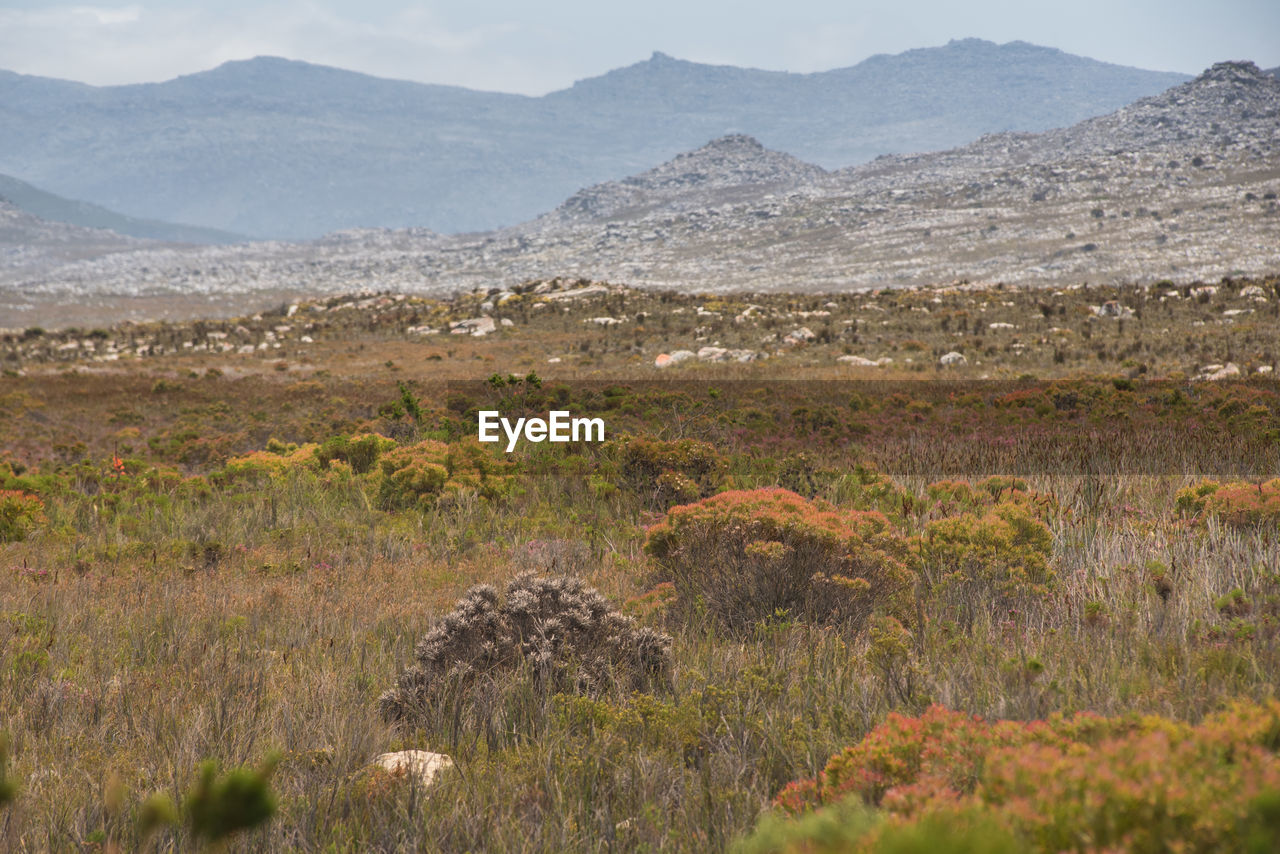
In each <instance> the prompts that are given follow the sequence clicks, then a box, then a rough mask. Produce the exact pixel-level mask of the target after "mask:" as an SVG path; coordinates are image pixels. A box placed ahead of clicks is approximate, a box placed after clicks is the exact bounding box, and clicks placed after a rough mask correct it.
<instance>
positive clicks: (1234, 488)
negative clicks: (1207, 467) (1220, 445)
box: [1177, 478, 1280, 528]
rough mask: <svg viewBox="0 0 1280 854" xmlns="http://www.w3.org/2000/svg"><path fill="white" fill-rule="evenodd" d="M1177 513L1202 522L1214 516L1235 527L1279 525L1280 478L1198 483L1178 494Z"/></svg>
mask: <svg viewBox="0 0 1280 854" xmlns="http://www.w3.org/2000/svg"><path fill="white" fill-rule="evenodd" d="M1177 507H1178V510H1180V511H1181V512H1183V513H1184V514H1187V515H1194V516H1197V517H1199V518H1200V519H1201V520H1204V519H1206V518H1208V517H1213V518H1216V519H1218V520H1220V521H1221V522H1223V523H1224V524H1227V525H1230V526H1232V527H1234V528H1251V527H1256V526H1258V525H1271V526H1274V525H1276V524H1277V523H1278V522H1280V478H1275V479H1273V480H1269V481H1266V482H1265V483H1246V482H1243V481H1232V482H1230V483H1218V482H1216V481H1212V480H1205V481H1201V482H1200V483H1198V484H1196V485H1195V486H1189V487H1187V488H1185V489H1182V490H1180V491H1179V492H1178V497H1177Z"/></svg>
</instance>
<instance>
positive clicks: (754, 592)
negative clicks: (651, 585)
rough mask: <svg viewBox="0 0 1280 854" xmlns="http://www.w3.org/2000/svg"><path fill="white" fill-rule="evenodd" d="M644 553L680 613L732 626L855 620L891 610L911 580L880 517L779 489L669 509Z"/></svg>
mask: <svg viewBox="0 0 1280 854" xmlns="http://www.w3.org/2000/svg"><path fill="white" fill-rule="evenodd" d="M645 549H646V551H647V552H648V553H649V554H650V555H652V556H653V557H654V559H655V560H656V561H657V563H658V565H659V566H660V567H661V569H662V571H663V573H664V574H665V576H666V577H667V578H668V579H669V580H670V581H671V582H672V583H673V584H674V586H675V591H676V595H677V597H678V601H679V602H680V603H681V604H682V605H683V606H684V607H686V608H691V609H696V608H699V607H701V608H705V609H706V611H707V613H708V614H709V615H710V616H712V617H713V618H714V619H716V620H717V621H719V622H720V623H722V624H723V625H726V626H729V627H732V628H737V629H742V628H747V627H749V626H750V625H752V624H753V623H755V622H756V621H757V620H759V619H761V618H763V617H769V616H771V615H774V614H777V613H780V612H788V613H791V614H793V615H797V616H800V615H803V616H806V617H808V618H811V619H816V620H830V621H839V622H850V621H851V622H854V623H856V624H860V623H862V622H863V621H865V620H866V618H867V617H868V616H869V615H870V614H871V613H872V612H873V610H875V609H876V608H877V607H884V608H886V609H890V610H896V609H898V608H899V607H900V606H901V605H902V600H903V598H904V597H905V595H906V594H907V593H908V592H909V590H910V588H911V584H912V580H913V576H912V573H911V571H910V569H909V568H908V560H909V554H908V546H907V541H906V539H905V538H904V537H903V536H902V535H901V534H900V533H899V532H898V530H897V529H896V528H894V526H893V525H892V524H891V523H890V522H889V520H888V519H886V518H885V517H884V515H883V514H881V513H877V512H871V511H859V510H841V509H837V508H835V507H833V506H832V505H830V504H827V503H826V502H822V501H808V500H806V499H804V498H801V497H800V496H799V495H796V494H795V493H794V492H789V491H787V490H785V489H778V488H769V489H755V490H739V491H732V492H723V493H721V494H719V495H716V496H713V497H711V498H707V499H704V500H702V501H699V502H697V503H695V504H685V505H681V506H677V507H673V508H671V510H669V511H668V512H667V516H666V518H665V519H664V520H663V521H662V522H661V523H659V524H658V525H655V526H653V527H652V528H650V529H649V531H648V537H647V540H646V543H645Z"/></svg>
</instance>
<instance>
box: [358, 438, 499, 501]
mask: <svg viewBox="0 0 1280 854" xmlns="http://www.w3.org/2000/svg"><path fill="white" fill-rule="evenodd" d="M378 464H379V467H380V469H381V482H380V484H379V486H378V503H379V504H380V505H381V506H382V507H383V508H384V509H387V510H399V509H405V508H410V507H416V508H418V509H420V510H426V509H429V508H431V507H434V506H436V505H438V504H439V503H440V502H441V501H442V500H445V499H447V498H449V497H450V496H452V495H454V494H456V493H457V492H459V491H461V490H468V489H469V490H474V491H475V492H476V493H478V494H479V495H481V496H482V497H484V498H490V499H492V498H497V497H499V496H501V495H503V494H505V493H506V491H507V490H508V489H509V488H510V487H511V481H512V475H511V472H512V468H513V466H514V463H511V462H509V461H498V460H494V459H493V457H492V456H491V455H490V454H489V453H488V452H487V451H486V450H485V449H483V448H481V447H480V446H479V445H478V444H476V443H474V442H472V443H467V442H456V443H453V444H446V443H444V442H440V441H437V440H435V439H426V440H424V441H421V442H418V443H416V444H413V445H405V446H404V447H400V448H396V449H395V450H392V451H388V452H387V453H385V454H383V455H382V457H381V459H380V460H379V463H378Z"/></svg>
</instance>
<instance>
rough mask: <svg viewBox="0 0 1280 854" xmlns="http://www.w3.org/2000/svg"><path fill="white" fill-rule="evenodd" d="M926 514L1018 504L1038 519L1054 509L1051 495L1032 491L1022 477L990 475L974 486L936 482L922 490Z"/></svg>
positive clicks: (950, 514)
mask: <svg viewBox="0 0 1280 854" xmlns="http://www.w3.org/2000/svg"><path fill="white" fill-rule="evenodd" d="M925 491H926V493H927V494H928V497H929V506H928V509H929V512H930V515H933V516H952V515H956V514H959V513H974V512H983V511H985V510H987V509H989V508H992V507H994V506H996V505H997V504H1017V505H1020V506H1023V507H1025V508H1027V510H1028V512H1029V513H1031V515H1033V516H1036V517H1038V518H1040V519H1044V518H1046V517H1047V515H1048V513H1049V512H1050V511H1052V510H1053V509H1055V508H1056V506H1057V502H1056V501H1055V500H1054V498H1053V496H1051V495H1044V494H1042V493H1038V492H1036V491H1034V490H1032V489H1031V488H1030V487H1028V486H1027V482H1026V481H1024V480H1022V479H1021V478H1016V477H1005V476H1001V475H993V476H992V477H988V478H985V479H983V480H980V481H978V482H977V483H972V484H971V483H969V482H968V481H964V480H939V481H935V482H934V483H931V484H929V485H928V486H927V487H926V488H925Z"/></svg>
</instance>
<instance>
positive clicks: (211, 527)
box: [0, 279, 1280, 854]
mask: <svg viewBox="0 0 1280 854" xmlns="http://www.w3.org/2000/svg"><path fill="white" fill-rule="evenodd" d="M592 287H594V286H593V285H590V284H589V283H558V284H557V285H556V286H555V287H554V288H543V289H542V292H541V293H535V289H533V288H530V289H528V290H525V291H523V292H520V293H516V294H514V295H513V296H511V297H506V298H504V299H501V301H499V300H496V299H495V296H496V295H493V294H475V295H468V296H464V297H459V298H457V299H455V300H451V301H430V300H423V299H417V298H397V297H395V296H394V295H387V296H371V297H370V296H366V297H361V298H358V299H357V298H352V299H346V300H344V299H342V298H335V299H333V300H329V301H326V302H325V303H320V304H317V305H309V304H306V303H303V304H301V305H298V306H296V307H290V306H281V307H279V308H278V309H272V310H269V311H265V312H263V313H262V314H260V315H257V316H253V317H246V318H242V319H238V320H228V321H223V320H218V321H200V322H191V323H174V324H166V325H159V324H153V325H145V324H144V325H137V324H135V325H129V326H122V327H104V328H102V329H93V330H88V329H82V330H73V331H72V330H50V331H45V330H37V329H30V330H25V331H20V332H13V333H12V334H9V335H7V336H6V337H4V339H3V341H0V360H2V362H0V366H2V367H3V368H4V370H5V372H4V376H3V378H0V448H2V449H3V451H0V732H3V734H4V743H5V748H4V754H5V756H4V758H3V760H2V761H0V850H5V851H45V850H56V851H179V850H184V851H185V850H200V849H202V848H209V849H215V850H217V849H222V850H247V851H282V850H302V851H371V850H379V851H381V850H387V851H390V850H426V851H434V850H441V851H451V852H452V851H457V852H463V851H480V850H495V851H497V850H504V851H505V850H512V851H548V852H552V851H657V850H672V851H717V850H740V851H745V852H827V851H831V852H835V851H892V852H916V851H919V852H925V851H929V852H935V854H936V852H948V851H973V852H978V851H982V852H999V851H1009V852H1017V851H1027V850H1047V851H1082V852H1083V851H1090V852H1093V851H1096V852H1101V851H1149V852H1157V851H1198V852H1199V851H1203V852H1212V851H1258V852H1263V851H1274V850H1278V849H1280V699H1278V698H1277V674H1280V478H1278V477H1277V476H1278V475H1280V385H1277V383H1276V381H1275V380H1274V379H1273V378H1272V377H1273V376H1274V374H1273V373H1271V371H1272V370H1273V369H1274V367H1275V364H1274V363H1275V360H1276V354H1275V353H1274V352H1273V350H1272V349H1271V348H1273V347H1274V346H1275V342H1276V340H1277V333H1278V332H1280V317H1278V316H1277V313H1276V307H1277V305H1280V300H1278V297H1280V292H1278V288H1277V281H1276V280H1275V279H1265V280H1254V281H1238V280H1237V281H1224V282H1221V283H1217V284H1213V285H1207V286H1195V287H1192V286H1174V285H1172V284H1168V285H1157V286H1155V287H1153V288H1126V287H1123V286H1112V287H1107V288H1098V287H1095V288H1091V289H1087V290H1086V289H1077V290H1063V291H1058V292H1049V291H1044V290H1020V289H1016V288H1007V289H1006V288H1002V289H999V290H995V289H990V290H983V289H977V288H967V287H957V288H950V289H938V290H932V291H930V290H921V291H912V292H909V293H908V292H893V293H888V292H885V293H862V294H857V295H843V296H838V297H822V296H811V295H806V296H804V297H791V296H786V295H776V294H775V295H771V296H762V297H754V298H747V297H736V296H734V297H726V296H724V295H718V296H716V297H715V298H710V297H705V298H704V297H698V296H696V295H686V296H679V295H674V294H660V293H654V292H639V291H629V290H626V289H621V288H612V287H599V288H598V289H596V290H590V291H588V290H587V289H589V288H592ZM579 289H581V290H583V291H584V292H583V293H582V294H580V295H576V296H570V297H567V298H566V297H563V296H557V294H560V295H563V294H564V293H567V292H570V291H574V290H579ZM486 302H487V303H488V307H484V306H483V305H482V304H483V303H486ZM495 302H496V303H497V304H496V305H494V303H495ZM538 306H541V308H538ZM481 314H485V315H491V316H492V317H494V318H495V319H497V320H499V321H500V320H502V319H507V320H510V321H511V323H510V325H505V324H501V323H498V324H495V327H494V330H493V331H492V332H491V333H489V334H486V335H483V336H475V335H470V334H457V335H455V334H450V333H449V331H448V330H449V328H450V326H451V325H452V324H456V323H458V322H459V321H462V320H466V319H468V318H474V317H476V316H478V315H481ZM606 319H607V320H606ZM424 328H432V329H438V330H440V331H439V332H438V333H423V332H422V331H421V330H422V329H424ZM800 329H804V330H805V331H806V332H808V333H809V334H808V335H803V334H793V333H798V331H799V330H800ZM268 333H270V334H268ZM304 337H305V339H306V340H303V339H304ZM246 348H247V349H246ZM704 348H711V351H710V352H703V351H704ZM679 349H687V350H688V351H689V352H690V353H691V356H690V357H689V358H687V359H685V360H684V361H679V362H678V363H676V364H672V365H671V366H670V367H665V368H661V369H659V368H657V367H655V360H656V359H657V357H658V355H659V354H662V353H667V354H670V353H672V352H675V351H677V350H679ZM716 349H719V350H722V351H728V350H734V351H736V352H738V355H737V356H729V357H726V356H725V354H724V353H723V352H721V353H717V352H714V351H715V350H716ZM746 352H750V353H752V355H751V357H750V360H749V361H743V362H739V361H737V359H738V358H739V357H741V358H744V359H745V358H747V357H746V356H745V355H744V354H745V353H746ZM952 352H956V353H959V354H961V355H962V356H964V359H963V361H961V360H956V359H951V360H949V362H950V366H947V367H944V366H943V365H942V364H940V361H939V360H940V359H941V358H942V357H943V356H944V355H946V354H948V353H952ZM852 355H857V356H860V357H863V358H865V359H866V360H867V361H868V362H878V363H879V364H877V365H874V366H873V365H868V364H854V363H852V362H851V361H849V360H847V359H846V360H845V361H843V362H842V361H839V359H840V358H841V357H842V356H852ZM884 360H887V361H884ZM1231 368H1234V369H1235V370H1234V371H1232V370H1231ZM1260 369H1262V370H1260ZM1209 377H1215V379H1209ZM481 409H496V410H499V411H502V412H503V413H504V414H507V415H508V416H521V415H540V414H545V413H546V412H547V411H549V410H552V409H563V410H568V411H570V412H572V413H573V414H574V415H583V416H590V417H600V418H602V419H603V420H604V421H605V423H606V425H607V441H605V442H604V443H602V444H587V443H568V444H559V445H551V444H539V445H533V444H528V443H522V444H521V445H520V447H519V448H517V449H516V451H515V452H514V453H511V454H505V453H503V452H502V449H501V447H498V446H495V445H492V444H480V443H478V442H477V441H476V439H475V436H476V412H477V411H478V410H481ZM477 585H488V587H484V588H481V589H475V588H476V587H477ZM593 591H594V592H593ZM408 749H420V750H428V751H433V752H437V753H444V754H448V755H449V756H450V757H452V759H453V762H454V765H453V766H452V767H449V768H446V769H444V770H443V771H442V772H440V774H439V775H438V776H437V777H436V779H435V780H434V781H432V782H431V783H430V784H429V785H424V784H422V783H421V782H420V781H419V780H418V779H417V778H416V777H415V776H414V775H413V774H410V773H406V772H404V771H400V772H389V771H386V770H383V769H381V768H376V767H372V766H371V762H372V760H373V759H374V758H375V757H377V756H378V755H380V754H383V753H387V752H391V751H399V750H408Z"/></svg>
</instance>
